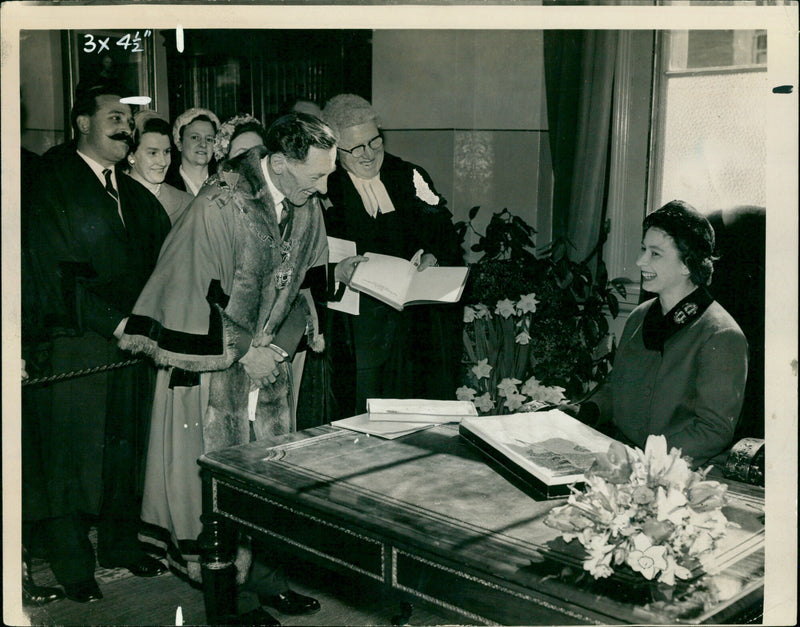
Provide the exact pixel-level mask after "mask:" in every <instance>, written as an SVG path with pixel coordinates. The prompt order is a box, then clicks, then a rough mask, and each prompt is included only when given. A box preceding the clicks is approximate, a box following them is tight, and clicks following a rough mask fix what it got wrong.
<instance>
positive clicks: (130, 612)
mask: <svg viewBox="0 0 800 627" xmlns="http://www.w3.org/2000/svg"><path fill="white" fill-rule="evenodd" d="M32 571H33V575H34V578H35V581H36V583H37V584H39V585H55V580H54V578H53V575H52V573H51V572H50V569H49V568H48V567H47V565H46V563H45V562H43V561H41V560H34V564H33V568H32ZM288 574H289V578H290V584H291V587H292V589H293V590H296V591H297V592H300V593H303V594H307V595H310V596H313V597H315V598H316V599H318V600H319V601H320V604H321V605H322V609H321V610H320V611H319V612H317V613H316V614H313V615H310V616H284V615H281V614H278V613H277V612H276V611H274V610H271V613H272V615H273V616H275V617H276V618H277V619H278V620H280V622H281V624H282V625H353V626H356V625H392V619H393V617H395V616H397V615H398V614H400V612H401V608H400V604H399V602H397V601H391V602H390V601H387V600H385V599H384V598H382V595H381V592H380V590H379V589H376V587H375V586H372V585H371V584H364V583H363V582H356V581H354V580H352V579H350V578H347V577H343V576H342V575H339V574H335V573H333V572H330V571H327V570H324V569H319V568H317V567H312V566H310V565H305V564H302V563H298V564H297V565H296V566H295V567H293V568H292V569H291V572H289V573H288ZM96 578H97V581H98V584H99V585H100V588H101V590H102V592H103V595H104V598H103V599H102V600H100V601H97V602H94V603H75V602H73V601H69V600H66V599H62V600H60V601H55V602H53V603H49V604H47V605H44V606H41V607H27V608H25V613H26V614H27V616H28V618H29V620H30V624H31V625H174V624H176V623H175V617H176V612H177V609H178V608H181V613H182V615H183V624H185V625H203V624H206V617H205V609H204V606H203V595H202V592H201V591H200V590H198V589H196V588H194V587H192V586H191V585H189V584H188V583H186V582H185V581H184V580H182V579H180V578H178V577H177V576H175V575H174V574H172V573H165V574H163V575H161V576H159V577H153V578H140V577H134V576H132V575H131V574H130V573H129V572H128V571H127V570H124V569H102V568H98V570H97V573H96ZM445 612H446V611H445V610H442V612H434V611H431V610H430V609H427V608H425V607H422V606H419V605H416V604H415V605H414V609H413V613H412V615H411V618H410V620H409V621H408V623H407V624H412V625H445V624H449V625H452V624H457V623H458V622H459V621H458V618H457V617H455V616H453V615H451V614H449V613H447V614H446V613H445ZM461 624H466V623H463V622H462V623H461Z"/></svg>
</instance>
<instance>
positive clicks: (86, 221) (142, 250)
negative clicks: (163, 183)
mask: <svg viewBox="0 0 800 627" xmlns="http://www.w3.org/2000/svg"><path fill="white" fill-rule="evenodd" d="M40 171H41V180H40V184H39V185H38V186H37V187H36V188H35V189H33V190H32V192H31V197H30V211H31V218H32V219H31V221H30V225H31V226H30V228H28V229H27V231H28V232H27V233H23V238H24V239H25V240H26V242H27V244H28V245H29V249H30V251H31V254H32V256H33V257H34V258H35V261H34V263H33V268H32V276H31V277H29V278H27V279H26V280H32V281H33V282H34V285H35V286H36V291H37V293H38V302H37V303H36V305H37V306H38V307H39V308H40V310H41V312H42V314H43V319H44V323H45V324H46V325H47V326H48V327H49V328H50V329H51V330H56V329H58V330H63V331H65V332H68V333H78V334H80V333H81V332H83V331H84V330H91V331H94V332H96V333H98V334H99V335H101V336H103V337H106V338H109V337H111V335H112V334H113V332H114V329H115V328H116V326H117V324H118V323H119V322H120V320H122V318H124V317H125V316H127V315H128V314H129V313H130V311H131V308H132V307H133V304H134V302H136V298H137V297H138V296H139V291H140V290H141V289H142V287H143V286H144V283H145V282H146V281H147V279H148V278H149V276H150V272H151V271H152V269H153V267H154V266H155V261H156V258H157V257H158V253H159V250H160V249H161V243H162V242H163V241H164V238H165V237H166V234H167V232H168V231H169V229H170V221H169V217H168V216H167V213H166V211H164V208H163V207H162V206H161V204H160V203H159V202H158V199H157V198H156V197H155V196H154V195H153V194H151V193H150V192H149V191H148V190H147V189H146V188H145V187H144V186H142V185H141V184H139V183H138V182H136V181H135V180H133V179H132V178H130V177H128V176H123V175H122V174H121V173H119V172H118V173H117V176H116V179H117V186H118V188H119V190H118V191H119V196H120V203H121V206H122V215H123V217H124V220H125V224H124V225H123V223H122V220H121V219H120V217H119V213H118V211H117V206H116V202H115V201H114V199H113V198H111V197H110V196H109V195H108V193H107V192H106V191H105V188H104V187H103V184H102V183H101V182H100V181H99V179H98V178H97V177H96V176H95V174H94V172H92V170H91V168H89V166H88V165H87V163H86V162H85V161H84V160H83V159H82V158H81V157H80V156H79V155H78V154H77V153H76V152H75V151H72V150H71V151H69V152H67V153H62V154H58V153H57V154H55V155H52V154H50V153H47V154H45V155H44V157H43V158H42V164H41V170H40Z"/></svg>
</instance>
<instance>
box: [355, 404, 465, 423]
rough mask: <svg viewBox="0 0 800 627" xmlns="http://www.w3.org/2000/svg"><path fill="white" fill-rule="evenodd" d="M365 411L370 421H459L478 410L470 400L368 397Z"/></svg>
mask: <svg viewBox="0 0 800 627" xmlns="http://www.w3.org/2000/svg"><path fill="white" fill-rule="evenodd" d="M367 412H368V413H369V419H370V420H371V421H372V422H381V421H389V422H423V423H434V424H444V423H446V422H460V421H461V419H462V418H466V417H467V416H477V415H478V411H477V410H476V409H475V405H473V404H472V403H471V402H470V401H431V400H426V399H418V398H408V399H399V398H369V399H367Z"/></svg>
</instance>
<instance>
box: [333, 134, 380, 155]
mask: <svg viewBox="0 0 800 627" xmlns="http://www.w3.org/2000/svg"><path fill="white" fill-rule="evenodd" d="M367 146H369V147H370V149H371V150H377V149H378V148H380V147H381V146H383V137H381V136H380V135H375V137H373V138H372V139H370V140H369V141H368V142H367V143H366V144H359V145H358V146H353V147H352V148H351V149H350V150H348V149H347V148H342V147H341V146H339V147H338V148H339V150H341V151H342V152H346V153H348V154H351V155H353V156H354V157H356V158H358V157H363V156H364V153H365V152H366V151H367Z"/></svg>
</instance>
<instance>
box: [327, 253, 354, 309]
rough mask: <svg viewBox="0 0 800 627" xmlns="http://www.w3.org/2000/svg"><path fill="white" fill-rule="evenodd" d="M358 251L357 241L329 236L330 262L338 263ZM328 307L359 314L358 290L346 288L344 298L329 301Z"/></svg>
mask: <svg viewBox="0 0 800 627" xmlns="http://www.w3.org/2000/svg"><path fill="white" fill-rule="evenodd" d="M356 254H357V253H356V243H355V242H353V241H350V240H347V239H341V238H339V237H328V263H338V262H340V261H341V260H342V259H347V257H353V256H355V255H356ZM328 309H334V310H336V311H341V312H343V313H346V314H350V315H352V316H357V315H358V311H359V302H358V292H357V291H355V290H354V289H353V288H351V287H347V288H345V290H344V295H343V296H342V300H338V301H328Z"/></svg>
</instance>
